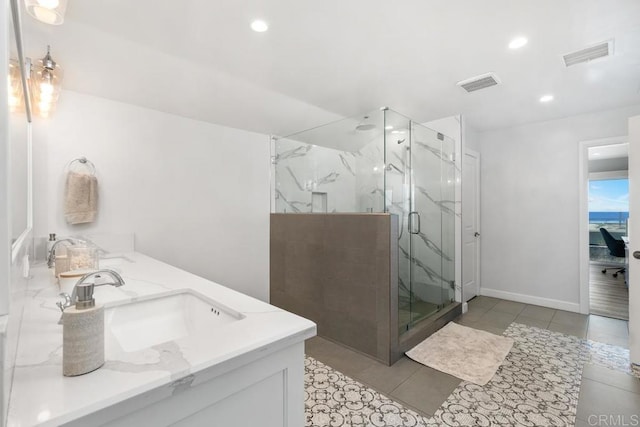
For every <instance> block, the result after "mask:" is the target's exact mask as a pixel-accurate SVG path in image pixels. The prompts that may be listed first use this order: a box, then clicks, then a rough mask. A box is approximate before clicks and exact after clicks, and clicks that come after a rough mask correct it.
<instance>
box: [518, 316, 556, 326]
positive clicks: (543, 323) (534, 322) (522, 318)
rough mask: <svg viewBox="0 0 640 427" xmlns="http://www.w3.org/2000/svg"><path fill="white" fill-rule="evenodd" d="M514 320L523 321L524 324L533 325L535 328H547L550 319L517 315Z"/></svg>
mask: <svg viewBox="0 0 640 427" xmlns="http://www.w3.org/2000/svg"><path fill="white" fill-rule="evenodd" d="M514 322H516V323H522V324H523V325H527V326H533V327H534V328H541V329H547V327H548V326H549V321H548V320H540V319H535V318H533V317H527V316H523V315H520V316H518V317H516V320H514Z"/></svg>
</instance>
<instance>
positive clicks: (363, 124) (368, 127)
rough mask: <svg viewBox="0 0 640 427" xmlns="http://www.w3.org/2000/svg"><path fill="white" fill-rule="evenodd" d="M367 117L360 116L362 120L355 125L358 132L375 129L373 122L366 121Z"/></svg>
mask: <svg viewBox="0 0 640 427" xmlns="http://www.w3.org/2000/svg"><path fill="white" fill-rule="evenodd" d="M368 119H369V116H364V117H363V118H362V121H361V122H360V123H358V126H356V130H357V131H360V132H364V131H368V130H372V129H375V128H376V125H374V124H373V123H366V121H367V120H368Z"/></svg>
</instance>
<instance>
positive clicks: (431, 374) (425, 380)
mask: <svg viewBox="0 0 640 427" xmlns="http://www.w3.org/2000/svg"><path fill="white" fill-rule="evenodd" d="M461 381H462V380H461V379H459V378H456V377H454V376H451V375H448V374H445V373H444V372H440V371H438V370H435V369H432V368H429V367H427V366H423V367H421V368H420V369H419V370H418V371H417V372H416V373H415V374H413V375H412V376H411V377H410V378H409V379H407V380H406V381H405V382H403V383H402V384H400V385H399V386H398V387H396V389H395V390H393V391H392V392H391V394H390V395H389V397H391V398H392V399H397V400H399V401H402V402H403V403H405V404H407V405H409V406H411V407H413V408H415V409H417V410H419V411H420V412H423V413H425V414H428V415H433V414H434V412H435V411H436V410H437V409H438V408H439V407H440V405H442V403H443V402H444V401H445V400H447V398H448V397H449V395H450V394H451V393H452V392H453V390H455V388H456V387H457V386H458V384H460V382H461Z"/></svg>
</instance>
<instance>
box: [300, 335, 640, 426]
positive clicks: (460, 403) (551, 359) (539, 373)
mask: <svg viewBox="0 0 640 427" xmlns="http://www.w3.org/2000/svg"><path fill="white" fill-rule="evenodd" d="M504 335H506V336H508V337H511V338H513V339H514V341H515V342H514V345H513V348H512V350H511V352H510V353H509V354H508V355H507V357H506V358H505V360H504V362H503V363H502V365H501V366H500V368H498V371H497V372H496V374H495V376H494V377H493V379H492V380H491V381H490V382H489V383H487V384H486V385H485V386H478V385H476V384H473V383H470V382H467V381H463V382H462V383H460V385H459V386H458V387H457V388H456V389H455V390H454V391H453V393H452V394H451V395H450V396H449V397H448V398H447V400H446V401H445V402H444V403H443V404H442V406H441V407H440V408H439V409H438V410H437V411H436V413H435V414H434V416H433V417H431V418H427V417H423V416H421V415H420V414H418V413H417V412H415V411H413V410H410V409H408V408H405V407H403V406H402V405H401V404H399V403H397V402H395V401H393V400H391V399H389V398H388V397H386V396H384V395H383V394H381V393H379V392H377V391H375V390H373V389H371V388H369V387H367V386H364V385H363V384H360V383H359V382H357V381H355V380H353V379H351V378H349V377H347V376H346V375H344V374H342V373H340V372H338V371H335V370H334V369H332V368H331V367H329V366H327V365H324V364H323V363H321V362H319V361H317V360H315V359H313V358H311V357H307V358H306V359H305V388H306V391H305V410H306V425H307V426H309V427H324V426H331V427H343V426H344V427H346V426H358V427H360V426H385V427H395V426H425V427H426V426H428V427H432V426H433V427H435V426H527V427H533V426H536V427H537V426H573V425H574V424H575V422H576V408H577V405H578V398H579V393H580V382H581V378H582V369H583V367H584V365H585V363H587V362H588V363H592V364H597V365H601V366H604V367H607V368H610V369H615V370H617V371H620V372H625V373H626V374H628V375H634V374H635V375H636V376H640V375H638V371H637V370H635V371H634V370H633V369H632V368H631V366H630V364H629V351H628V350H626V349H624V348H622V347H616V346H612V345H609V344H602V343H598V342H594V341H587V340H583V339H580V338H578V337H575V336H571V335H565V334H562V333H559V332H552V331H549V330H547V329H540V328H536V327H532V326H526V325H522V324H518V323H512V324H511V325H510V326H509V328H508V329H507V330H506V331H505V332H504Z"/></svg>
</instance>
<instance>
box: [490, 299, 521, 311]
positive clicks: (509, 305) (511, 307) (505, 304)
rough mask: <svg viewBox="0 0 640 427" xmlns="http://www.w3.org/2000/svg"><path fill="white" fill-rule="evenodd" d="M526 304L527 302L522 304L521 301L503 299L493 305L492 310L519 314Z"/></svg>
mask: <svg viewBox="0 0 640 427" xmlns="http://www.w3.org/2000/svg"><path fill="white" fill-rule="evenodd" d="M526 306H527V305H526V304H522V303H520V302H514V301H505V300H502V301H499V302H498V303H497V304H496V305H495V306H493V308H492V309H491V310H493V311H502V312H504V313H511V314H515V315H518V314H520V312H521V311H522V310H524V308H525V307H526Z"/></svg>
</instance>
